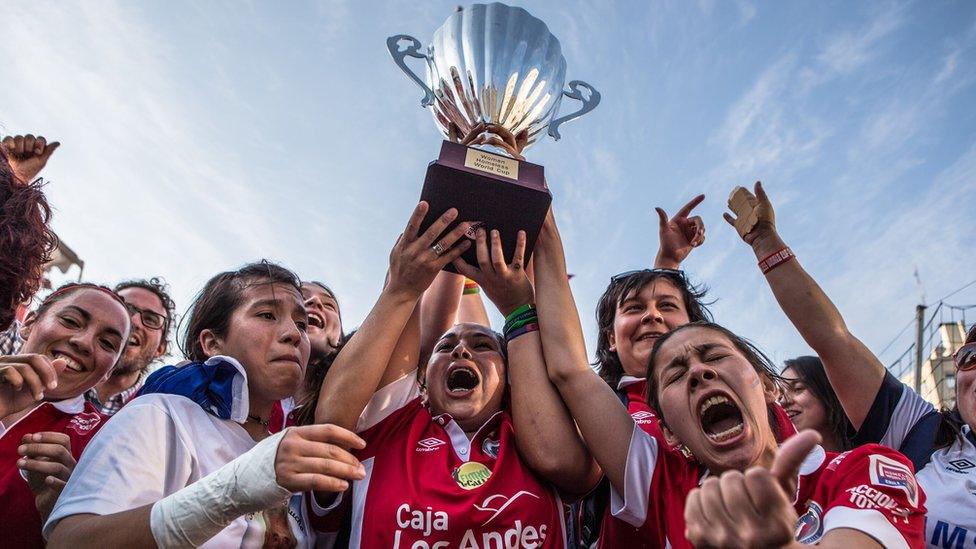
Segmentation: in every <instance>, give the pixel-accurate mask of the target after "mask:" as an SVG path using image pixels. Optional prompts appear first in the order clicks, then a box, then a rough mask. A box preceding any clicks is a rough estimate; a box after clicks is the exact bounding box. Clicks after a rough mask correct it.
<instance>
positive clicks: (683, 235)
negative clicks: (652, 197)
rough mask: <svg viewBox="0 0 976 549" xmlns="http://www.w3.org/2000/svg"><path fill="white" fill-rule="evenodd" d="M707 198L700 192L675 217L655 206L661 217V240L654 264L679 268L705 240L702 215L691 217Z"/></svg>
mask: <svg viewBox="0 0 976 549" xmlns="http://www.w3.org/2000/svg"><path fill="white" fill-rule="evenodd" d="M703 200H705V195H703V194H700V195H698V196H696V197H695V198H692V199H691V201H689V202H688V203H687V204H685V205H684V206H683V207H682V208H681V209H680V210H678V213H676V214H674V217H672V218H670V219H668V214H667V213H666V212H665V211H664V210H663V209H661V208H654V209H655V210H656V211H657V215H658V218H659V221H660V223H659V227H658V234H659V238H660V241H661V244H660V248H659V249H658V252H657V258H656V259H655V260H654V266H655V267H658V268H664V269H677V268H679V267H680V266H681V262H682V261H684V260H685V258H687V257H688V254H690V253H691V251H692V250H694V249H695V248H697V247H698V246H701V245H702V243H704V242H705V224H704V223H703V222H702V218H701V217H700V216H697V215H696V216H692V217H689V214H690V213H691V211H692V210H694V209H695V206H697V205H699V204H701V202H702V201H703Z"/></svg>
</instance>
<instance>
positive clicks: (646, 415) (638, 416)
mask: <svg viewBox="0 0 976 549" xmlns="http://www.w3.org/2000/svg"><path fill="white" fill-rule="evenodd" d="M630 417H632V418H634V421H635V422H636V423H641V424H644V423H650V422H652V421H654V418H655V416H654V412H649V411H647V410H641V411H639V412H634V413H633V414H630Z"/></svg>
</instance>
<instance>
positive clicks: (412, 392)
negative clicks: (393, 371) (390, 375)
mask: <svg viewBox="0 0 976 549" xmlns="http://www.w3.org/2000/svg"><path fill="white" fill-rule="evenodd" d="M418 396H420V386H419V385H418V383H417V370H413V371H411V372H408V373H406V374H404V376H403V377H401V378H400V379H398V380H396V381H394V382H392V383H390V384H389V385H386V386H385V387H382V388H380V389H379V390H378V391H376V392H375V393H373V396H372V398H370V399H369V402H368V403H367V404H366V408H365V409H363V413H362V415H360V416H359V422H358V423H357V424H356V432H357V433H361V432H363V431H366V430H367V429H370V428H372V427H373V426H374V425H376V424H377V423H379V422H381V421H383V420H384V419H386V418H387V417H389V416H390V414H392V413H393V412H395V411H397V410H399V409H401V408H403V407H404V406H406V405H407V404H409V403H410V402H411V401H412V400H414V399H416V398H417V397H418Z"/></svg>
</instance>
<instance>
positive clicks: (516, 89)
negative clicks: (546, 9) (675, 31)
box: [386, 3, 600, 154]
mask: <svg viewBox="0 0 976 549" xmlns="http://www.w3.org/2000/svg"><path fill="white" fill-rule="evenodd" d="M404 42H405V43H406V47H405V48H404V49H400V48H401V43H404ZM386 44H387V47H388V48H389V50H390V54H391V55H392V56H393V60H394V61H395V62H396V64H397V65H398V66H399V67H400V69H402V70H403V72H405V73H406V74H407V76H409V77H410V79H412V80H413V81H414V82H416V83H417V85H418V86H420V87H421V89H423V90H424V98H423V99H422V100H421V102H420V104H421V106H423V107H433V109H432V111H433V115H434V121H435V122H436V123H437V126H438V127H439V128H440V130H441V132H442V133H443V134H444V136H445V137H447V138H448V139H452V140H454V139H457V138H458V137H459V136H465V135H467V134H468V133H469V132H471V130H472V129H474V128H475V127H476V126H477V125H478V124H480V123H484V124H493V125H497V126H500V127H502V128H504V129H506V130H508V131H509V132H511V134H512V135H513V136H519V140H520V145H522V147H520V148H524V147H527V146H529V145H531V144H532V143H534V142H535V141H536V140H537V139H538V137H539V135H540V134H541V133H542V132H543V131H545V130H547V129H548V133H549V135H550V136H552V138H553V139H556V140H558V139H559V138H560V135H559V126H561V125H562V124H564V123H565V122H569V121H570V120H573V119H576V118H579V117H580V116H583V115H584V114H586V113H588V112H590V111H591V110H593V109H594V108H596V106H597V105H598V104H599V103H600V92H598V91H596V89H594V88H593V86H590V85H589V84H587V83H586V82H583V81H581V80H572V81H570V82H569V89H568V90H564V89H563V84H564V82H565V79H566V59H565V58H564V57H563V55H562V48H561V47H560V45H559V40H557V39H556V37H555V36H553V35H552V33H551V32H549V28H548V27H547V26H546V24H545V23H543V22H542V21H540V20H539V19H536V18H535V17H533V16H532V15H530V14H529V12H527V11H525V10H524V9H522V8H514V7H511V6H506V5H505V4H500V3H493V4H473V5H471V6H470V7H467V8H463V9H462V8H458V10H457V11H455V12H454V13H453V14H452V15H451V16H450V17H448V18H447V21H445V22H444V24H443V25H441V27H440V28H439V29H437V31H435V32H434V38H433V40H432V41H431V43H430V45H429V46H428V47H427V50H426V52H424V51H421V48H422V44H421V42H420V41H419V40H417V39H416V38H414V37H412V36H409V35H406V34H398V35H396V36H391V37H389V38H388V39H387V40H386ZM407 57H416V58H420V59H424V60H426V61H427V79H426V81H425V80H423V79H421V78H420V77H419V76H418V75H417V74H416V73H414V72H413V71H412V70H411V69H410V68H409V67H408V66H407V64H406V58H407ZM563 96H566V97H569V98H572V99H576V100H578V101H580V102H581V103H582V106H581V107H580V109H579V110H577V111H576V112H573V113H570V114H566V115H564V116H557V114H558V112H559V105H560V102H561V100H562V97H563ZM452 125H453V126H454V127H456V132H457V133H455V132H454V131H452ZM486 148H488V149H489V150H493V152H500V153H502V154H509V153H507V152H506V151H504V150H497V149H498V148H497V147H486Z"/></svg>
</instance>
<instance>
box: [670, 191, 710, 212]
mask: <svg viewBox="0 0 976 549" xmlns="http://www.w3.org/2000/svg"><path fill="white" fill-rule="evenodd" d="M702 200H705V195H703V194H700V195H698V196H696V197H695V198H692V199H691V200H690V201H688V203H687V204H685V205H684V206H683V207H682V208H681V209H680V210H678V213H676V214H675V217H688V214H690V213H691V210H694V209H695V206H697V205H699V204H701V203H702Z"/></svg>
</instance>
